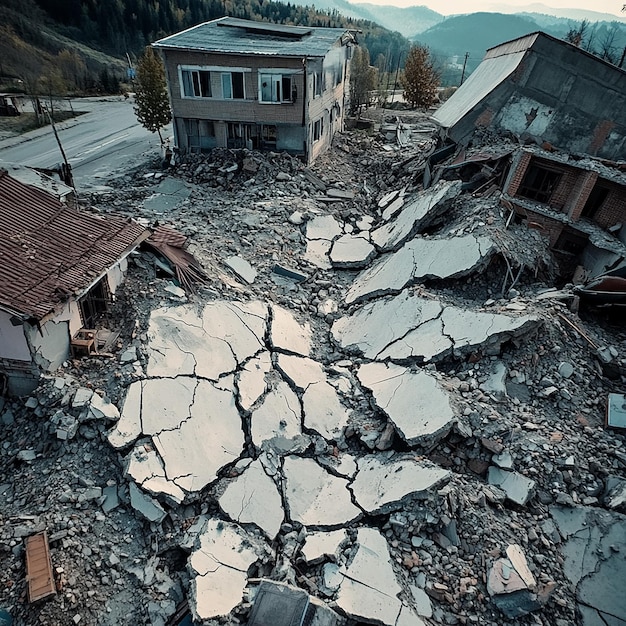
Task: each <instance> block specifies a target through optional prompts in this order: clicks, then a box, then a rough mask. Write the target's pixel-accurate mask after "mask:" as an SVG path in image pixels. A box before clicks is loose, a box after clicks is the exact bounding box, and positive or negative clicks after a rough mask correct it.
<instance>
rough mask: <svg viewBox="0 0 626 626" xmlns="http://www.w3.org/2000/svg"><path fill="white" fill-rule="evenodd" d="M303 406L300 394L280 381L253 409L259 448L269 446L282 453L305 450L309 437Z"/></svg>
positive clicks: (252, 426)
mask: <svg viewBox="0 0 626 626" xmlns="http://www.w3.org/2000/svg"><path fill="white" fill-rule="evenodd" d="M301 412H302V408H301V406H300V400H299V399H298V396H297V395H296V394H295V393H294V392H293V391H292V390H291V388H290V387H289V385H288V384H287V383H286V382H283V381H280V382H278V383H276V384H275V386H274V387H273V388H272V389H271V390H270V391H269V392H268V393H267V394H266V395H265V397H264V398H263V400H262V402H261V403H260V404H259V406H258V407H257V408H256V409H254V410H253V411H252V417H251V420H250V422H251V425H250V431H251V435H252V442H253V443H254V445H255V446H256V447H257V448H258V449H260V450H261V449H267V448H268V447H269V448H271V449H273V450H275V451H276V452H278V453H279V454H280V453H287V452H293V451H302V450H304V449H306V447H307V446H308V444H309V438H308V437H306V436H305V435H303V434H302V417H301Z"/></svg>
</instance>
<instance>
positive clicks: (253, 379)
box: [236, 351, 272, 411]
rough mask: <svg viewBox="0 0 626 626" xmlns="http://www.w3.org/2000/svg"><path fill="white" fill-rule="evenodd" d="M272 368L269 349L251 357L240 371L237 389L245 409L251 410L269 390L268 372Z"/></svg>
mask: <svg viewBox="0 0 626 626" xmlns="http://www.w3.org/2000/svg"><path fill="white" fill-rule="evenodd" d="M271 369H272V357H271V354H270V353H269V352H267V351H263V352H261V353H260V354H259V355H258V356H256V357H253V358H252V359H250V360H249V361H248V362H247V363H246V364H245V365H244V366H243V367H242V369H241V370H240V371H239V377H238V378H237V381H236V382H237V389H238V391H239V403H240V404H241V408H242V409H243V410H244V411H249V410H250V409H251V408H252V406H253V405H254V404H255V402H256V401H257V400H258V399H259V398H260V397H261V396H262V395H263V394H264V393H265V391H266V390H267V382H266V380H265V376H266V374H268V373H269V371H270V370H271Z"/></svg>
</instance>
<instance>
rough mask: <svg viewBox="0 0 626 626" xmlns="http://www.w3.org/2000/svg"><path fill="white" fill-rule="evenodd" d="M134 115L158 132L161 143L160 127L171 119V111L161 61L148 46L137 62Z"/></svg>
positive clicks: (145, 125)
mask: <svg viewBox="0 0 626 626" xmlns="http://www.w3.org/2000/svg"><path fill="white" fill-rule="evenodd" d="M135 115H136V116H137V119H138V120H139V122H140V124H141V125H142V126H143V127H144V128H146V129H147V130H149V131H150V132H151V133H159V139H160V140H161V144H163V136H162V135H161V129H162V128H163V127H164V126H165V125H166V124H168V123H169V121H170V120H171V119H172V113H171V111H170V103H169V98H168V96H167V85H166V83H165V70H164V68H163V63H161V61H160V59H159V58H158V57H157V56H156V54H155V53H154V50H153V49H152V48H151V47H150V46H148V47H147V48H146V50H145V52H144V53H143V55H142V57H141V58H140V59H139V61H138V62H137V76H136V83H135Z"/></svg>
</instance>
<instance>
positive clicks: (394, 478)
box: [350, 456, 451, 515]
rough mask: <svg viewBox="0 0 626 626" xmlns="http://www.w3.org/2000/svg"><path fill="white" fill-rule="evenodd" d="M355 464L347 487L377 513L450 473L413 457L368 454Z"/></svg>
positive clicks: (393, 507) (396, 506)
mask: <svg viewBox="0 0 626 626" xmlns="http://www.w3.org/2000/svg"><path fill="white" fill-rule="evenodd" d="M357 466H358V472H357V475H356V478H355V479H354V481H353V482H352V483H351V485H350V489H351V491H352V493H353V494H354V499H355V500H356V502H357V504H358V505H359V506H360V507H362V508H363V509H364V510H365V511H367V512H368V513H371V514H376V515H379V514H383V513H389V512H390V511H393V510H396V509H399V508H401V507H402V505H403V502H404V501H405V500H406V499H408V498H414V497H419V496H420V495H423V494H424V493H425V492H427V491H429V490H431V489H434V488H435V487H438V486H439V485H441V484H442V483H443V482H445V481H447V480H448V479H449V478H450V476H451V474H450V472H449V471H448V470H444V469H443V468H441V467H437V466H436V465H433V464H432V463H427V462H425V461H416V460H415V459H414V458H412V457H411V458H405V459H392V460H390V461H383V460H381V459H380V458H379V457H377V456H367V457H363V458H361V459H359V460H358V461H357Z"/></svg>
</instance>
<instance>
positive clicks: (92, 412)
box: [88, 393, 120, 422]
mask: <svg viewBox="0 0 626 626" xmlns="http://www.w3.org/2000/svg"><path fill="white" fill-rule="evenodd" d="M119 418H120V412H119V411H118V410H117V407H116V406H115V405H114V404H113V403H112V402H111V401H110V400H109V399H108V398H103V397H102V396H100V395H98V394H97V393H94V394H93V395H92V396H91V399H90V400H89V414H88V419H94V420H99V419H106V420H110V421H112V422H114V421H116V420H118V419H119Z"/></svg>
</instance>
